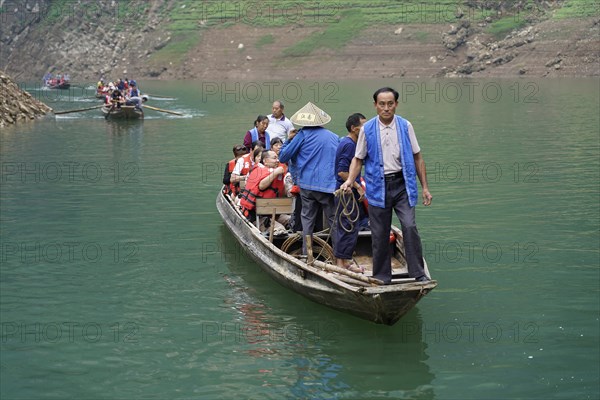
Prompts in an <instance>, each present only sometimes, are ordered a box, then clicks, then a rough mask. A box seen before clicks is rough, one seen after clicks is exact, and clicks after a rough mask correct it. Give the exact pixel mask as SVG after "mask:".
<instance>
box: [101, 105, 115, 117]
mask: <svg viewBox="0 0 600 400" xmlns="http://www.w3.org/2000/svg"><path fill="white" fill-rule="evenodd" d="M115 105H116V104H114V103H113V105H112V106H111V107H110V110H108V112H107V113H106V115H105V116H104V119H108V116H109V115H110V113H111V112H112V110H114V109H115Z"/></svg>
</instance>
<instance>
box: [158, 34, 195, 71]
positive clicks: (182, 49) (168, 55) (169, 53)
mask: <svg viewBox="0 0 600 400" xmlns="http://www.w3.org/2000/svg"><path fill="white" fill-rule="evenodd" d="M199 41H200V33H199V32H188V33H186V34H181V33H178V34H174V35H173V36H172V37H171V41H170V42H169V43H168V44H167V45H166V46H165V47H163V48H162V49H160V50H158V51H157V52H155V53H153V54H152V55H151V56H150V59H149V61H148V62H149V63H150V64H153V63H156V64H157V65H164V64H168V63H173V64H174V65H178V64H180V63H181V62H182V61H183V60H184V59H185V57H186V55H187V53H188V51H190V50H191V49H192V48H194V47H195V46H196V45H197V44H198V42H199Z"/></svg>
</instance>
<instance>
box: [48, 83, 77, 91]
mask: <svg viewBox="0 0 600 400" xmlns="http://www.w3.org/2000/svg"><path fill="white" fill-rule="evenodd" d="M46 87H47V88H48V89H61V90H66V89H69V88H70V87H71V84H70V83H68V82H65V83H59V84H56V85H51V84H47V85H46Z"/></svg>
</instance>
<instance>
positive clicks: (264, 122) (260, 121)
mask: <svg viewBox="0 0 600 400" xmlns="http://www.w3.org/2000/svg"><path fill="white" fill-rule="evenodd" d="M254 126H255V127H256V129H257V130H258V131H259V132H261V133H262V132H264V131H266V130H267V127H268V126H269V118H267V116H266V115H259V116H258V117H256V121H254Z"/></svg>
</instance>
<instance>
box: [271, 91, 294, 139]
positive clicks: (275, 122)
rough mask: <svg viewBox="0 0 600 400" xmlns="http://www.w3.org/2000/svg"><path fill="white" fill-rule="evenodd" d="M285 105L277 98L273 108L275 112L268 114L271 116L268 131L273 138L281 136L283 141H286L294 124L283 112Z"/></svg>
mask: <svg viewBox="0 0 600 400" xmlns="http://www.w3.org/2000/svg"><path fill="white" fill-rule="evenodd" d="M283 108H284V105H283V103H282V102H281V101H279V100H275V101H274V102H273V106H272V107H271V109H272V110H273V114H269V115H267V117H268V118H269V126H268V127H267V132H268V133H269V135H270V136H271V140H273V139H275V138H280V139H281V141H282V142H285V141H286V140H287V138H288V136H289V134H290V132H291V131H292V130H294V125H292V122H291V121H290V120H289V119H288V118H287V117H286V116H285V114H284V113H283Z"/></svg>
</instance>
